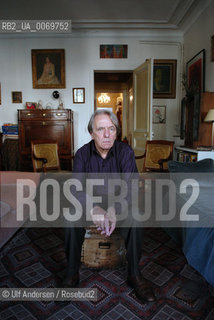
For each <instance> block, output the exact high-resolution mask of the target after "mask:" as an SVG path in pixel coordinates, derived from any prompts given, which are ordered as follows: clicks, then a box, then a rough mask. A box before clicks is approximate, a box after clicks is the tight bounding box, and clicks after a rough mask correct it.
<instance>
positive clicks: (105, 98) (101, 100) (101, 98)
mask: <svg viewBox="0 0 214 320" xmlns="http://www.w3.org/2000/svg"><path fill="white" fill-rule="evenodd" d="M97 100H98V102H99V103H109V102H110V100H111V98H110V97H109V96H108V95H107V93H101V95H100V96H99V97H98V99H97Z"/></svg>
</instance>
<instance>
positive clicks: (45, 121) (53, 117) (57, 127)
mask: <svg viewBox="0 0 214 320" xmlns="http://www.w3.org/2000/svg"><path fill="white" fill-rule="evenodd" d="M18 124H19V151H20V164H21V170H22V171H32V170H33V167H32V160H31V140H37V139H50V140H55V141H58V144H59V158H60V163H61V168H62V169H65V170H71V160H70V159H69V156H73V153H74V133H73V112H72V110H70V109H64V110H52V109H48V110H18ZM66 157H67V159H66Z"/></svg>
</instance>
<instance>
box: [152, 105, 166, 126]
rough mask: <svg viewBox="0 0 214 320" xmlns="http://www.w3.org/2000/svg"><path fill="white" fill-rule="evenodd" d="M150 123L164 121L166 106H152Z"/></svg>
mask: <svg viewBox="0 0 214 320" xmlns="http://www.w3.org/2000/svg"><path fill="white" fill-rule="evenodd" d="M152 123H166V106H153V107H152Z"/></svg>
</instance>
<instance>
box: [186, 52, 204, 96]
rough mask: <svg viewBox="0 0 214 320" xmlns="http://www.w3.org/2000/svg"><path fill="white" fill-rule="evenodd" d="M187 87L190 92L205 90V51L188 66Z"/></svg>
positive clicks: (198, 54) (197, 55)
mask: <svg viewBox="0 0 214 320" xmlns="http://www.w3.org/2000/svg"><path fill="white" fill-rule="evenodd" d="M186 74H187V86H188V88H189V90H190V91H194V92H197V91H199V92H204V90H205V81H204V79H205V49H203V50H201V51H199V52H198V53H197V54H196V55H195V56H194V57H193V58H192V59H190V60H189V61H188V62H187V64H186Z"/></svg>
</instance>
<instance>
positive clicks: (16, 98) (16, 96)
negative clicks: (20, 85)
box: [11, 91, 22, 103]
mask: <svg viewBox="0 0 214 320" xmlns="http://www.w3.org/2000/svg"><path fill="white" fill-rule="evenodd" d="M11 95H12V103H22V92H21V91H12V92H11Z"/></svg>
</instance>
